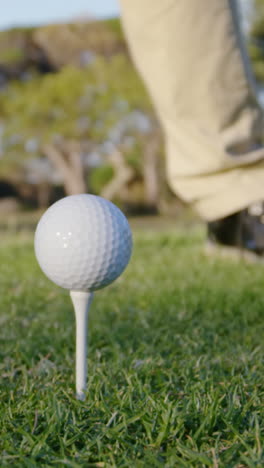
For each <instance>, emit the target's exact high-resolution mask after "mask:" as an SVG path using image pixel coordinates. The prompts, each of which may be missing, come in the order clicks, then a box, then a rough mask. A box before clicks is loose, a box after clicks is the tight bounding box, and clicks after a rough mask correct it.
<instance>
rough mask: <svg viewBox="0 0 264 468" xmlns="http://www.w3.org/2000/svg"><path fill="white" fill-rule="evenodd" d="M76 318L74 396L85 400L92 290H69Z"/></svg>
mask: <svg viewBox="0 0 264 468" xmlns="http://www.w3.org/2000/svg"><path fill="white" fill-rule="evenodd" d="M70 296H71V300H72V303H73V306H74V312H75V319H76V398H77V399H78V400H85V390H86V379H87V362H86V358H87V324H88V311H89V308H90V304H91V302H92V299H93V293H92V292H84V291H70Z"/></svg>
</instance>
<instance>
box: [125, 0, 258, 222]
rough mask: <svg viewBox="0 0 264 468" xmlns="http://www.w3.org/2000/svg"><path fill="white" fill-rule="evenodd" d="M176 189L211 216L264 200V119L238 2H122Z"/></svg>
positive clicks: (133, 46)
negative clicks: (243, 35)
mask: <svg viewBox="0 0 264 468" xmlns="http://www.w3.org/2000/svg"><path fill="white" fill-rule="evenodd" d="M120 2H121V9H122V17H123V24H124V29H125V31H126V34H127V38H128V42H129V44H130V48H131V52H132V56H133V57H134V60H135V63H136V66H137V68H138V70H139V71H140V73H141V75H142V77H143V79H144V81H145V83H146V84H147V87H148V90H149V92H150V94H151V96H152V99H153V102H154V104H155V107H156V111H157V113H158V116H159V118H160V121H161V123H162V126H163V129H164V133H165V140H166V152H167V175H168V181H169V184H170V185H171V187H172V189H173V190H174V191H175V192H176V193H177V194H179V195H180V197H181V198H182V199H184V200H185V201H187V202H188V203H189V204H191V205H192V206H193V207H194V209H195V210H196V211H197V212H198V213H199V214H200V216H201V217H202V218H204V219H205V220H213V219H216V218H220V217H224V216H226V215H229V214H231V213H233V212H235V211H238V210H240V209H242V208H244V207H246V206H247V205H248V204H250V203H252V202H255V201H258V200H260V199H264V148H263V146H262V145H261V140H262V138H263V120H262V114H261V112H260V109H259V106H258V104H257V102H256V99H255V97H254V90H253V80H252V78H251V76H250V68H249V66H248V59H247V56H246V53H245V48H244V46H243V42H242V38H241V35H240V32H239V30H238V20H237V11H236V5H235V1H234V0H120Z"/></svg>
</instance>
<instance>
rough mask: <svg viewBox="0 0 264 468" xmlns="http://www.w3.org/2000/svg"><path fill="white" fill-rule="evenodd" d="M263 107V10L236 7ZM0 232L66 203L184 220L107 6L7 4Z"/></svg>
mask: <svg viewBox="0 0 264 468" xmlns="http://www.w3.org/2000/svg"><path fill="white" fill-rule="evenodd" d="M239 5H240V10H241V26H242V29H243V33H244V35H245V40H246V43H247V47H248V50H249V54H250V57H251V60H252V64H253V69H254V74H255V77H256V80H257V86H258V93H259V99H260V102H262V104H263V106H264V91H263V90H264V87H263V81H264V0H255V1H254V0H240V1H239ZM0 29H1V31H0V230H14V231H17V230H20V229H24V228H25V227H30V226H31V225H32V226H33V225H35V220H36V219H37V218H38V217H39V212H40V211H41V210H43V209H45V208H46V207H47V206H49V204H51V203H52V202H54V201H55V200H57V199H58V198H60V197H62V196H64V195H70V194H74V193H80V192H90V193H94V194H97V195H101V196H103V197H106V198H108V199H110V200H112V201H113V202H115V203H117V204H118V205H119V206H120V207H121V208H122V209H123V210H124V211H125V212H126V213H127V214H130V215H131V214H133V215H150V214H151V215H156V214H157V215H161V214H162V215H166V216H173V217H175V215H179V214H182V213H184V212H185V210H186V209H185V208H184V206H183V205H182V203H181V202H180V201H179V200H178V199H177V198H176V197H175V196H174V195H173V194H172V193H171V192H170V190H169V188H168V186H167V184H166V180H165V171H164V147H163V141H162V132H161V130H160V127H159V124H158V122H157V119H156V117H155V113H154V111H153V108H152V106H151V103H150V100H149V98H148V96H147V93H146V91H145V89H144V86H143V84H142V82H141V80H140V78H139V77H138V75H137V73H136V71H135V69H134V67H133V64H132V62H131V60H130V57H129V52H128V49H127V45H126V41H125V38H124V35H123V32H122V28H121V25H120V19H119V6H118V3H117V1H114V0H97V1H96V2H94V1H92V0H75V1H74V2H62V1H59V0H57V1H56V0H46V1H45V2H43V4H39V3H37V2H33V0H24V1H23V2H20V1H19V0H9V1H8V2H6V3H5V6H4V7H3V8H2V12H1V18H0Z"/></svg>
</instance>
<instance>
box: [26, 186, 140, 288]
mask: <svg viewBox="0 0 264 468" xmlns="http://www.w3.org/2000/svg"><path fill="white" fill-rule="evenodd" d="M131 250H132V236H131V231H130V227H129V224H128V221H127V219H126V217H125V216H124V215H123V213H122V212H121V211H120V210H119V208H117V207H116V206H115V205H114V204H113V203H111V202H109V201H108V200H105V199H104V198H101V197H98V196H95V195H88V194H81V195H71V196H69V197H65V198H63V199H61V200H59V201H58V202H56V203H54V204H53V205H52V206H50V208H48V210H47V211H46V212H45V213H44V215H43V216H42V217H41V219H40V221H39V223H38V226H37V229H36V234H35V253H36V257H37V260H38V262H39V265H40V267H41V269H42V270H43V272H44V273H45V274H46V275H47V277H48V278H49V279H51V280H52V281H53V282H54V283H56V284H57V285H58V286H61V287H62V288H65V289H70V290H73V291H74V290H75V291H94V290H96V289H100V288H103V287H104V286H107V285H108V284H110V283H112V281H114V280H115V279H116V278H117V277H118V276H119V275H120V274H121V273H122V271H123V270H124V269H125V268H126V266H127V264H128V262H129V259H130V256H131Z"/></svg>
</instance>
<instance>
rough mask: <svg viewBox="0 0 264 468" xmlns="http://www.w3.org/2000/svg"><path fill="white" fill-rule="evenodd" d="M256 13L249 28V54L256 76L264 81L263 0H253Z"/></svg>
mask: <svg viewBox="0 0 264 468" xmlns="http://www.w3.org/2000/svg"><path fill="white" fill-rule="evenodd" d="M255 8H256V15H255V21H254V24H253V27H252V30H251V41H250V43H249V54H250V58H251V60H252V62H253V68H254V72H255V75H256V78H257V79H258V80H259V81H264V66H263V63H264V1H263V0H255Z"/></svg>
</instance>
